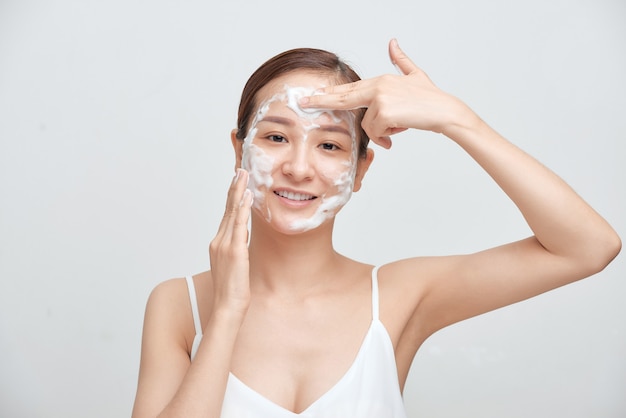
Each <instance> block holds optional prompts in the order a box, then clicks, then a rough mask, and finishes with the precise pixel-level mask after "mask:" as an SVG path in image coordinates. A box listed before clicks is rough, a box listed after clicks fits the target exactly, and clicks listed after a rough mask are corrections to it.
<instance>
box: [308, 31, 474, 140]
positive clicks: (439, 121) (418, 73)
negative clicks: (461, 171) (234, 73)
mask: <svg viewBox="0 0 626 418" xmlns="http://www.w3.org/2000/svg"><path fill="white" fill-rule="evenodd" d="M389 57H390V59H391V62H392V63H393V64H394V65H396V66H397V68H398V69H399V70H400V71H401V72H402V75H391V74H386V75H382V76H379V77H375V78H371V79H367V80H361V81H357V82H354V83H349V84H341V85H337V86H331V87H327V88H324V89H323V90H322V94H316V95H314V96H309V97H305V98H303V99H301V101H300V106H302V107H303V108H319V109H334V110H350V109H358V108H367V111H366V112H365V116H364V117H363V122H362V124H361V125H362V126H363V129H364V130H365V132H366V133H367V135H368V136H369V137H370V139H371V140H372V141H374V142H375V143H377V144H378V145H381V146H382V147H384V148H390V147H391V139H390V136H391V135H393V134H396V133H399V132H402V131H405V130H407V129H409V128H414V129H421V130H428V131H433V132H438V133H445V130H446V129H447V128H448V127H449V126H452V125H454V124H456V125H458V124H459V123H461V124H464V120H466V121H467V122H471V120H472V118H473V117H476V116H475V115H474V113H473V112H472V111H471V110H470V109H469V108H468V107H467V106H465V104H463V103H462V102H461V101H460V100H458V99H457V98H456V97H454V96H451V95H449V94H447V93H445V92H443V91H442V90H440V89H439V88H437V86H435V85H434V84H433V82H432V81H431V80H430V79H429V78H428V76H427V75H426V73H424V72H423V71H422V70H421V69H419V68H418V67H417V66H416V65H415V64H414V63H413V61H411V59H410V58H409V57H408V56H407V55H406V54H405V53H404V52H403V51H402V50H401V49H400V47H399V46H398V43H397V41H396V40H395V39H392V40H391V42H389Z"/></svg>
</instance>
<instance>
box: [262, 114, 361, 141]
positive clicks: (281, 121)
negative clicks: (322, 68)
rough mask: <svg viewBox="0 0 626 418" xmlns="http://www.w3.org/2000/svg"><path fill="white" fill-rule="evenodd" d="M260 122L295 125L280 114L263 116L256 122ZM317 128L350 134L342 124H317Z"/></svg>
mask: <svg viewBox="0 0 626 418" xmlns="http://www.w3.org/2000/svg"><path fill="white" fill-rule="evenodd" d="M261 122H270V123H277V124H279V125H285V126H290V127H292V126H296V123H295V122H294V121H293V120H292V119H289V118H284V117H281V116H265V117H264V118H263V119H261V120H260V121H259V122H258V123H261ZM318 126H319V128H316V129H319V130H321V131H325V132H339V133H342V134H345V135H348V136H352V135H351V134H350V132H349V131H348V130H347V129H346V128H344V127H343V126H339V125H318Z"/></svg>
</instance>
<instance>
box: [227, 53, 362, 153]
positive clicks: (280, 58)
mask: <svg viewBox="0 0 626 418" xmlns="http://www.w3.org/2000/svg"><path fill="white" fill-rule="evenodd" d="M297 70H308V71H311V72H316V73H320V74H328V75H330V76H335V77H336V78H337V83H339V84H341V83H351V82H354V81H358V80H360V79H361V77H359V75H358V74H357V73H356V72H355V71H354V70H353V69H352V68H351V67H350V66H349V65H348V64H346V63H345V62H343V61H341V59H339V57H338V56H337V55H335V54H333V53H332V52H328V51H324V50H322V49H314V48H297V49H291V50H289V51H285V52H282V53H280V54H278V55H276V56H275V57H273V58H270V59H269V60H267V61H266V62H265V63H264V64H263V65H261V66H260V67H259V68H258V69H257V70H256V71H255V72H254V73H253V74H252V75H251V76H250V78H249V79H248V81H247V82H246V85H245V86H244V88H243V92H242V93H241V101H240V102H239V113H238V115H237V135H236V136H237V139H239V140H243V139H244V138H245V137H246V135H247V134H248V128H249V127H250V126H249V125H250V120H251V118H252V116H253V115H254V112H255V110H256V107H257V106H258V105H259V103H257V100H256V95H257V93H258V92H259V90H260V89H261V88H263V86H265V85H266V84H267V83H269V82H270V81H272V80H273V79H275V78H277V77H280V76H282V75H284V74H287V73H290V72H292V71H297ZM364 113H365V109H357V110H356V111H355V116H356V118H355V125H356V126H355V129H356V133H357V137H358V140H359V152H358V155H359V158H364V157H365V155H366V151H367V144H368V143H369V138H368V137H367V134H366V133H365V131H364V130H363V128H362V127H361V121H362V120H363V114H364Z"/></svg>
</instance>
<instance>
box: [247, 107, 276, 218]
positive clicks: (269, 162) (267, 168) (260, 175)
mask: <svg viewBox="0 0 626 418" xmlns="http://www.w3.org/2000/svg"><path fill="white" fill-rule="evenodd" d="M270 103H271V100H268V101H267V102H266V103H265V104H263V105H262V106H260V107H259V110H258V111H257V114H256V116H255V118H254V120H253V122H252V126H251V129H250V131H249V132H248V135H247V136H246V138H245V139H244V142H243V156H242V158H241V166H242V168H243V169H244V170H246V171H247V172H248V189H250V191H251V192H252V195H253V196H254V200H253V202H254V203H253V206H254V207H255V208H257V209H258V210H260V211H261V212H263V209H264V208H265V213H264V215H265V218H266V219H267V221H268V222H269V221H270V220H271V219H272V214H271V212H270V210H269V208H268V207H267V205H265V194H264V190H265V191H267V190H270V189H271V187H272V184H273V183H274V180H273V179H272V169H273V167H274V158H272V157H271V156H269V155H267V154H266V153H265V152H264V151H263V150H262V149H261V148H260V147H258V146H256V145H255V144H253V143H252V139H253V138H254V136H255V135H256V133H257V127H256V125H257V123H258V122H259V120H261V119H262V118H263V116H265V114H266V113H267V110H268V109H269V106H270Z"/></svg>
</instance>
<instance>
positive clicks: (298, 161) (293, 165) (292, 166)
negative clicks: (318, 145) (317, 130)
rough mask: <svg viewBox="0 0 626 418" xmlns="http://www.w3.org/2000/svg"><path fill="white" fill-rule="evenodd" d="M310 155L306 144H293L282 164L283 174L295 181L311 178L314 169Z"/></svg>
mask: <svg viewBox="0 0 626 418" xmlns="http://www.w3.org/2000/svg"><path fill="white" fill-rule="evenodd" d="M311 160H312V155H311V152H310V150H309V149H308V148H307V146H306V144H304V143H301V144H297V143H296V144H293V146H292V147H291V149H290V150H289V153H288V155H286V158H285V161H284V162H283V174H285V175H287V176H289V177H291V178H293V179H294V180H296V181H305V180H310V179H312V178H313V173H314V168H313V164H312V161H311Z"/></svg>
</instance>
